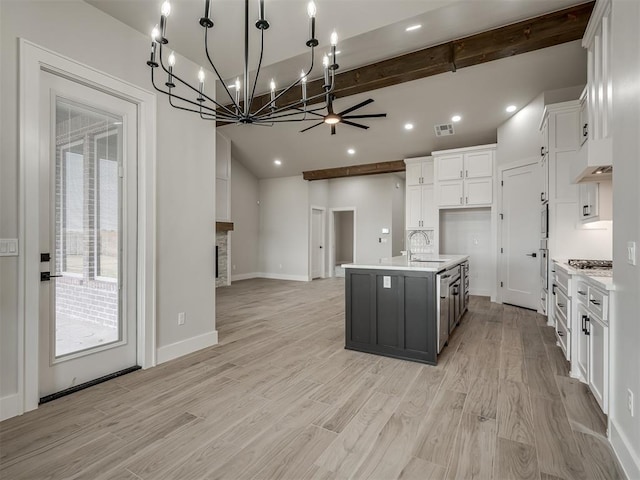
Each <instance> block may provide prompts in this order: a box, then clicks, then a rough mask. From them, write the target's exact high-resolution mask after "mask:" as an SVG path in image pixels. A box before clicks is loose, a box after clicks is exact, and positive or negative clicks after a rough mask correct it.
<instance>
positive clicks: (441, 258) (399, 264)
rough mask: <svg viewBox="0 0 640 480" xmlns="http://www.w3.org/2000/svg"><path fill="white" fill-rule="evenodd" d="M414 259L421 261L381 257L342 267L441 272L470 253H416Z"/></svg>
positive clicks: (461, 260)
mask: <svg viewBox="0 0 640 480" xmlns="http://www.w3.org/2000/svg"><path fill="white" fill-rule="evenodd" d="M413 258H414V259H419V260H421V261H412V262H410V261H409V257H407V256H406V255H401V256H399V257H390V258H381V259H379V260H377V261H373V262H362V263H346V264H344V265H342V268H366V269H375V270H412V271H415V272H439V271H441V270H446V269H447V268H451V267H453V266H455V265H457V264H459V263H462V262H464V261H465V260H467V259H468V258H469V255H434V254H426V253H424V254H421V253H416V254H414V255H413Z"/></svg>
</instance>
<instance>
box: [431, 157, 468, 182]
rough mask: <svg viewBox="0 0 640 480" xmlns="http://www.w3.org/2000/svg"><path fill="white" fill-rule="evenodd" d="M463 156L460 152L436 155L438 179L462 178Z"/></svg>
mask: <svg viewBox="0 0 640 480" xmlns="http://www.w3.org/2000/svg"><path fill="white" fill-rule="evenodd" d="M463 157H464V156H463V155H462V154H461V153H460V154H452V155H443V156H441V157H436V170H437V176H438V180H455V179H458V178H462V175H463V171H462V170H463V168H462V165H463Z"/></svg>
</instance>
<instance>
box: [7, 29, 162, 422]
mask: <svg viewBox="0 0 640 480" xmlns="http://www.w3.org/2000/svg"><path fill="white" fill-rule="evenodd" d="M19 48H20V50H19V52H20V66H19V122H20V124H19V142H20V143H19V150H20V151H19V159H20V161H19V182H20V183H19V190H20V196H19V200H18V202H19V235H20V238H21V241H22V244H23V248H22V249H21V251H22V255H21V257H22V259H21V261H19V267H18V393H17V395H18V406H19V408H18V412H17V414H22V413H24V412H25V411H29V410H33V409H35V408H37V407H38V398H39V391H38V378H39V375H38V355H39V348H38V334H39V321H38V319H39V290H40V285H39V276H38V271H39V269H40V263H39V262H38V258H39V237H38V232H39V220H38V218H39V193H38V191H39V185H38V170H39V156H40V146H39V138H40V135H39V131H40V105H39V103H40V99H39V94H38V92H40V71H41V70H42V69H43V68H45V69H46V70H47V71H51V72H55V73H58V74H60V75H62V76H64V77H67V78H71V79H75V80H76V81H80V82H81V83H84V84H86V85H90V86H93V87H94V88H97V89H99V90H101V91H104V92H106V93H109V94H111V95H115V96H117V97H120V98H122V99H125V100H127V101H129V102H131V103H134V104H136V106H137V109H138V119H137V121H138V135H139V137H138V140H139V141H138V159H139V161H138V284H137V290H138V292H137V299H138V300H137V301H138V304H137V314H138V345H137V347H138V348H137V355H138V363H139V364H140V365H141V366H142V367H143V368H149V367H152V366H154V365H155V362H156V351H155V350H156V348H155V347H156V343H155V336H156V334H155V329H156V325H155V304H156V301H155V290H156V285H155V252H156V238H155V217H156V198H155V195H156V193H155V179H156V97H155V94H153V93H152V92H149V91H148V90H144V89H142V88H140V87H138V86H136V85H133V84H131V83H128V82H124V81H122V80H119V79H117V78H115V77H113V76H111V75H109V74H107V73H104V72H101V71H99V70H96V69H94V68H91V67H89V66H86V65H83V64H81V63H78V62H76V61H74V60H72V59H70V58H68V57H65V56H63V55H59V54H57V53H55V52H52V51H50V50H47V49H45V48H43V47H40V46H38V45H35V44H33V43H31V42H29V41H27V40H25V39H23V38H21V39H20V44H19ZM34 92H35V94H34Z"/></svg>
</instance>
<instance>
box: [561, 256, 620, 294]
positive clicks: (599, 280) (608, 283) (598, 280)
mask: <svg viewBox="0 0 640 480" xmlns="http://www.w3.org/2000/svg"><path fill="white" fill-rule="evenodd" d="M553 261H554V263H555V264H556V265H558V266H559V267H560V268H562V269H563V270H564V271H565V272H567V273H568V274H569V275H576V276H579V277H580V279H581V280H584V281H585V282H587V283H590V284H591V285H593V286H594V287H597V288H601V289H603V290H607V291H611V290H615V287H614V285H613V278H612V277H598V276H596V275H587V274H586V273H585V271H584V270H579V269H577V268H573V267H570V266H569V264H568V263H567V262H566V261H565V260H553Z"/></svg>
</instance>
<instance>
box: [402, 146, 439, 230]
mask: <svg viewBox="0 0 640 480" xmlns="http://www.w3.org/2000/svg"><path fill="white" fill-rule="evenodd" d="M405 164H406V166H407V169H406V185H407V188H406V193H405V195H406V196H405V228H406V229H407V230H435V229H436V228H437V223H438V214H437V209H436V204H435V196H434V189H433V158H432V157H419V158H407V159H405Z"/></svg>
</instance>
